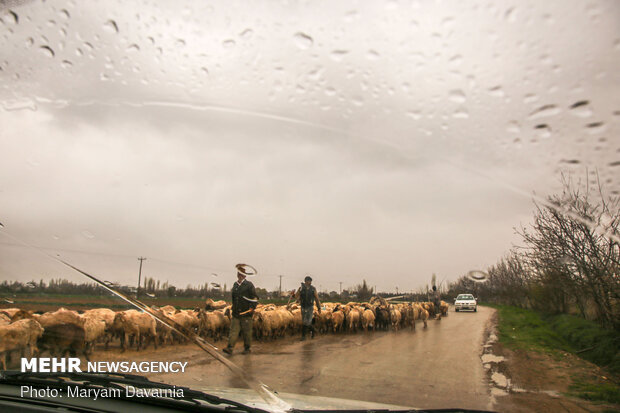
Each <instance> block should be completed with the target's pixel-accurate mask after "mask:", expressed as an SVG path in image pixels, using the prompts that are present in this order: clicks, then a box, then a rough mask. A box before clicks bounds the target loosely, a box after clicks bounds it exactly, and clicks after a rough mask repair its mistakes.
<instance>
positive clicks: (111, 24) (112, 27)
mask: <svg viewBox="0 0 620 413" xmlns="http://www.w3.org/2000/svg"><path fill="white" fill-rule="evenodd" d="M103 28H104V29H106V30H107V31H109V32H112V33H118V25H117V24H116V22H115V21H114V20H108V21H107V22H105V23H104V24H103Z"/></svg>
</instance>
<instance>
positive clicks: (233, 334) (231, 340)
mask: <svg viewBox="0 0 620 413" xmlns="http://www.w3.org/2000/svg"><path fill="white" fill-rule="evenodd" d="M240 333H242V334H243V346H244V347H245V348H246V349H249V348H250V346H251V345H252V317H239V318H236V317H233V318H232V320H231V322H230V334H229V335H228V347H229V348H233V347H235V343H237V339H238V338H239V334H240Z"/></svg>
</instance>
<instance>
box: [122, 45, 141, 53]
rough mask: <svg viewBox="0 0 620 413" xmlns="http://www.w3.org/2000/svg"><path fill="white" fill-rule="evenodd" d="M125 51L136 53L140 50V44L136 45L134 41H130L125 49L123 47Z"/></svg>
mask: <svg viewBox="0 0 620 413" xmlns="http://www.w3.org/2000/svg"><path fill="white" fill-rule="evenodd" d="M125 51H126V52H129V53H136V52H139V51H140V46H138V45H137V44H135V43H132V44H130V45H129V46H127V49H125Z"/></svg>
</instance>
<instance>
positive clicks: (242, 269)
mask: <svg viewBox="0 0 620 413" xmlns="http://www.w3.org/2000/svg"><path fill="white" fill-rule="evenodd" d="M235 268H236V269H237V272H238V273H239V274H243V275H245V276H246V277H254V276H255V275H257V274H258V271H257V270H256V268H254V267H252V266H251V265H250V264H237V265H235Z"/></svg>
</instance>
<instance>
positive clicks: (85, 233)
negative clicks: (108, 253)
mask: <svg viewBox="0 0 620 413" xmlns="http://www.w3.org/2000/svg"><path fill="white" fill-rule="evenodd" d="M82 235H83V236H84V237H85V238H88V239H93V238H95V235H94V234H93V233H92V232H90V231H88V230H86V229H85V230H84V231H82Z"/></svg>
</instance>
